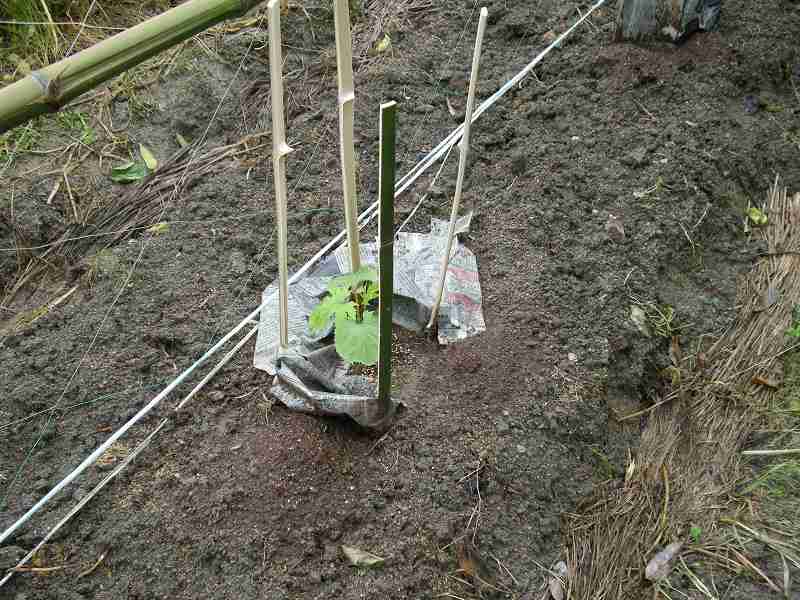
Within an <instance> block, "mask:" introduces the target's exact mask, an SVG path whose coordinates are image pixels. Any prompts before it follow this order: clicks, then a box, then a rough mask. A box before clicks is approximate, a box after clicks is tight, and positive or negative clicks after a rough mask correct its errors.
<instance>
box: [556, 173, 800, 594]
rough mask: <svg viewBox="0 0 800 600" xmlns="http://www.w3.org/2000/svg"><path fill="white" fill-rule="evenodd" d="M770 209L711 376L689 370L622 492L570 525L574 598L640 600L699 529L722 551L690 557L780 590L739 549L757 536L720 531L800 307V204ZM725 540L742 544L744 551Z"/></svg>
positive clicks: (698, 550) (611, 488) (605, 490)
mask: <svg viewBox="0 0 800 600" xmlns="http://www.w3.org/2000/svg"><path fill="white" fill-rule="evenodd" d="M766 210H767V213H768V214H769V218H770V222H769V225H767V226H766V227H765V228H763V229H760V230H757V232H756V235H760V236H762V237H763V238H764V240H765V241H766V242H767V247H768V250H767V252H765V253H763V254H762V255H760V256H759V259H758V262H757V263H756V265H755V266H754V267H753V269H752V270H751V272H750V273H749V275H748V276H746V277H744V278H743V279H742V281H741V283H740V286H739V290H738V298H737V306H738V307H739V313H738V316H737V319H736V322H735V323H734V325H733V326H732V327H731V328H730V329H729V330H728V331H727V332H726V333H725V334H724V335H723V336H722V337H721V338H720V339H719V340H717V342H716V343H715V344H714V345H713V347H712V348H711V349H710V350H709V351H708V352H707V359H706V361H705V362H706V363H707V364H708V365H709V366H708V367H706V368H705V369H703V368H702V366H700V367H697V368H696V369H695V370H694V371H693V372H688V371H689V370H688V368H686V365H685V364H681V365H680V366H681V368H682V370H683V371H684V372H683V373H682V374H681V375H682V376H681V381H682V382H683V383H679V384H678V389H677V390H676V391H675V392H674V393H673V395H672V396H673V400H672V402H668V403H665V404H663V405H662V406H659V407H658V408H657V409H656V410H653V411H650V412H649V413H648V414H647V416H646V417H643V418H646V419H647V422H646V424H645V427H644V431H643V434H642V438H641V443H640V446H639V451H638V455H637V456H636V458H635V462H634V461H633V460H632V461H631V464H630V465H629V467H628V470H627V475H626V477H625V481H624V483H623V484H621V485H620V484H619V483H609V484H607V485H606V486H604V487H602V488H601V489H600V490H599V491H597V492H596V494H595V496H594V498H593V499H592V500H591V501H590V502H589V503H588V504H587V505H586V506H585V507H583V509H582V510H581V511H580V512H579V513H578V514H572V515H568V517H567V523H568V528H569V536H568V539H567V562H568V566H569V570H568V577H567V580H568V581H567V586H568V588H567V592H568V594H567V597H569V598H573V599H576V600H583V599H587V600H588V599H590V598H592V599H594V598H633V597H638V596H639V595H640V594H641V593H642V591H643V586H645V585H649V584H647V583H646V582H645V580H644V569H645V565H646V564H647V562H648V560H649V559H650V558H651V557H652V556H653V554H654V553H655V552H656V551H657V550H659V549H660V548H661V547H663V546H665V545H666V544H668V543H670V542H674V541H685V542H687V543H688V542H689V541H690V540H689V535H688V533H689V529H690V527H691V526H693V525H694V526H698V527H700V528H701V530H702V531H704V532H714V531H715V530H717V531H718V532H719V533H720V535H719V536H717V538H718V539H717V543H715V544H714V545H712V544H711V542H708V543H707V545H700V544H687V546H686V548H685V550H684V551H683V552H684V555H685V554H691V553H695V554H696V555H697V557H702V558H704V559H706V560H711V561H713V562H714V563H715V564H716V565H717V566H720V567H722V568H725V569H728V570H730V571H735V572H740V571H744V572H748V573H750V574H751V575H752V576H753V577H754V578H756V579H759V580H761V581H762V582H764V583H765V584H766V585H767V586H769V587H770V588H772V589H773V590H775V589H776V588H778V587H779V586H778V585H777V584H776V583H775V581H773V580H772V578H770V577H769V576H768V575H767V574H766V573H765V572H764V571H763V570H762V569H760V568H759V567H758V566H757V565H756V564H755V562H754V561H753V560H752V559H750V558H748V556H747V553H746V551H744V549H743V544H741V539H742V535H749V536H750V538H751V539H752V540H756V541H757V540H758V536H759V535H761V534H759V533H758V531H756V530H755V529H754V528H750V529H749V532H748V531H746V530H743V529H742V527H745V526H744V525H741V524H740V523H739V522H738V521H729V522H728V523H729V525H732V526H733V527H734V528H736V529H739V530H741V531H740V532H739V533H737V534H736V535H732V536H725V535H723V532H722V531H719V530H718V528H719V527H720V524H724V522H725V521H724V519H725V517H726V516H727V515H728V514H730V513H731V512H732V508H731V505H730V500H729V499H730V497H731V494H732V492H734V486H735V484H736V482H737V481H739V480H740V478H741V476H742V469H741V464H740V460H741V457H742V447H743V445H744V444H745V441H746V440H747V438H748V436H749V435H750V434H751V433H752V432H754V431H755V430H756V429H757V428H758V427H759V426H760V424H761V423H762V422H763V420H764V419H765V418H766V413H767V409H768V407H769V406H770V404H771V402H772V401H773V400H774V396H775V394H776V389H775V386H774V385H766V384H765V382H772V383H773V384H775V383H776V381H775V378H776V373H780V370H781V361H782V357H783V356H784V355H785V354H786V353H787V352H789V351H790V350H791V349H792V348H793V346H788V347H787V344H786V339H787V338H786V335H785V332H786V330H787V329H788V328H789V327H790V326H791V323H792V311H793V305H794V303H795V302H796V299H797V298H800V229H798V224H799V222H800V194H796V195H795V196H794V197H793V198H792V197H790V196H789V195H788V193H787V190H786V189H784V188H781V187H780V186H779V185H778V181H777V179H776V181H775V185H774V187H773V188H772V190H771V191H770V193H769V195H768V198H767V203H766ZM794 346H797V344H794ZM753 532H754V533H753ZM713 537H714V536H709V538H713ZM771 537H772V538H775V539H774V540H773V541H775V543H774V544H772V545H770V548H772V549H773V550H774V551H775V552H777V553H778V554H779V555H780V558H781V560H783V561H784V563H785V562H786V561H787V560H788V561H789V562H791V563H793V561H794V560H797V556H798V554H799V553H800V551H799V550H798V548H797V547H796V546H794V545H792V543H791V540H790V539H786V538H784V539H779V538H780V537H781V536H778V535H777V534H771ZM726 539H727V540H737V541H736V544H737V547H736V548H734V547H732V546H731V545H730V544H729V543H727V542H726V541H725V540H726ZM719 540H722V541H719ZM621 542H622V543H621ZM690 579H691V578H690ZM644 589H646V588H644ZM781 591H782V592H783V591H785V590H783V589H781Z"/></svg>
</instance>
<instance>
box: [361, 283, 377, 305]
mask: <svg viewBox="0 0 800 600" xmlns="http://www.w3.org/2000/svg"><path fill="white" fill-rule="evenodd" d="M379 289H380V288H379V287H378V284H377V283H372V282H369V283H367V289H366V290H365V291H364V304H369V303H370V302H372V301H373V300H375V299H376V298H377V297H378V295H379Z"/></svg>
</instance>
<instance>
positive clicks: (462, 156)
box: [428, 6, 489, 328]
mask: <svg viewBox="0 0 800 600" xmlns="http://www.w3.org/2000/svg"><path fill="white" fill-rule="evenodd" d="M488 17H489V11H488V10H486V7H485V6H484V7H483V8H481V16H480V20H479V21H478V34H477V36H476V38H475V51H474V52H473V54H472V73H471V74H470V76H469V92H468V94H467V110H466V115H465V116H464V134H463V135H462V136H461V141H460V142H459V144H458V149H459V159H458V177H457V179H456V192H455V195H454V196H453V208H452V210H451V212H450V227H449V229H448V231H447V247H446V249H445V253H444V256H443V257H442V275H441V277H440V278H439V287H438V288H437V290H436V296H435V297H434V303H433V309H432V310H431V320H430V321H429V322H428V328H431V327H433V324H434V323H435V322H436V317H437V315H438V314H439V306H440V305H441V303H442V295H443V294H444V283H445V278H446V277H447V267H448V265H449V264H450V251H451V250H452V248H453V238H454V237H455V230H456V219H457V218H458V207H459V205H460V204H461V190H462V187H463V185H464V174H465V173H466V170H467V155H468V154H469V132H470V126H471V125H472V112H473V110H474V108H475V88H476V87H477V85H478V67H479V66H480V61H481V46H482V45H483V34H484V33H485V32H486V20H487V19H488Z"/></svg>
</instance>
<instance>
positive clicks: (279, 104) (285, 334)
mask: <svg viewBox="0 0 800 600" xmlns="http://www.w3.org/2000/svg"><path fill="white" fill-rule="evenodd" d="M267 8H268V10H269V69H270V89H271V92H272V169H273V173H274V181H275V214H276V220H277V227H278V311H279V313H280V314H279V321H280V349H281V350H286V349H287V348H288V347H289V300H288V294H289V283H288V280H289V270H288V266H287V258H286V254H287V230H288V225H287V222H288V217H287V214H286V210H287V208H286V206H287V192H286V155H287V154H289V153H290V152H291V151H292V149H291V148H290V147H289V145H288V144H287V143H286V125H285V123H284V115H283V73H282V67H283V58H282V53H281V21H280V19H281V13H280V11H281V7H280V0H270V2H269V4H268V5H267Z"/></svg>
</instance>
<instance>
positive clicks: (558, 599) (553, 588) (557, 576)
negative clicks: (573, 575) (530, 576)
mask: <svg viewBox="0 0 800 600" xmlns="http://www.w3.org/2000/svg"><path fill="white" fill-rule="evenodd" d="M553 573H554V576H553V577H551V578H550V580H549V581H548V582H547V588H548V589H549V590H550V595H551V596H552V597H553V600H564V585H563V584H562V583H561V582H562V581H563V580H564V577H565V576H566V575H567V564H566V563H565V562H564V561H563V560H560V561H558V563H557V564H556V566H555V567H553Z"/></svg>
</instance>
